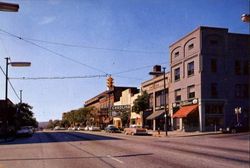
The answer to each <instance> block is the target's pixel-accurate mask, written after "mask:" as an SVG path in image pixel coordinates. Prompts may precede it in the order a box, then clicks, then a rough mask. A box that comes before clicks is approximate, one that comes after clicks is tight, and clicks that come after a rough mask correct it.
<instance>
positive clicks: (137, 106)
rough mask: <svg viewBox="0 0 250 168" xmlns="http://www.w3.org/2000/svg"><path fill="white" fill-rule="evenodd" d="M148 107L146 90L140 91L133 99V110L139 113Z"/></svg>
mask: <svg viewBox="0 0 250 168" xmlns="http://www.w3.org/2000/svg"><path fill="white" fill-rule="evenodd" d="M148 108H149V95H148V93H147V92H146V91H144V92H142V94H141V95H139V96H138V97H137V99H135V101H134V106H133V108H132V109H133V112H135V113H137V114H138V113H140V112H143V111H145V110H147V109H148Z"/></svg>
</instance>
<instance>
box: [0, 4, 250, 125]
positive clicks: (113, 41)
mask: <svg viewBox="0 0 250 168" xmlns="http://www.w3.org/2000/svg"><path fill="white" fill-rule="evenodd" d="M3 1H4V2H9V3H17V4H19V11H18V12H1V11H0V66H1V68H2V69H3V71H5V67H6V60H5V58H6V57H10V59H11V61H12V62H15V61H28V62H31V67H19V68H17V67H11V66H9V77H10V82H11V84H12V86H13V88H14V89H12V87H11V86H10V85H9V89H8V98H9V99H10V100H11V101H12V102H13V103H18V102H19V98H18V96H19V91H20V90H22V98H23V102H25V103H28V104H30V105H31V106H32V107H33V109H32V111H33V112H34V115H35V117H36V119H37V120H38V121H48V120H49V119H53V120H54V119H61V117H62V113H63V112H68V111H70V110H73V109H78V108H80V107H83V105H84V102H85V101H86V100H88V99H90V98H92V97H94V96H96V95H98V94H99V93H101V92H103V91H105V90H106V77H104V76H105V75H106V74H111V75H112V77H113V78H114V84H115V85H116V86H132V87H138V88H140V84H141V83H142V82H143V81H146V80H148V79H150V78H151V76H149V74H148V73H149V72H150V71H151V70H152V67H153V66H154V65H156V64H159V65H162V66H164V67H166V69H167V70H168V69H169V46H170V45H171V44H173V43H174V42H176V41H177V40H179V39H180V38H182V37H183V36H185V35H186V34H188V33H190V32H191V31H193V30H194V29H196V28H198V27H199V26H209V27H221V28H228V29H229V32H232V33H242V34H249V24H247V23H243V22H242V21H241V15H242V14H243V13H249V6H250V1H249V0H36V1H34V0H19V1H18V0H3ZM22 77H26V78H32V79H30V80H21V79H11V78H22ZM41 77H49V78H50V79H41ZM57 77H80V78H73V79H68V78H66V79H55V78H57ZM14 90H15V91H14ZM15 92H16V93H15ZM19 97H20V96H19ZM4 98H5V75H4V74H3V73H2V71H0V99H4Z"/></svg>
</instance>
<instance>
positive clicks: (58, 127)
mask: <svg viewBox="0 0 250 168" xmlns="http://www.w3.org/2000/svg"><path fill="white" fill-rule="evenodd" d="M54 130H65V128H64V127H60V126H56V127H55V128H54Z"/></svg>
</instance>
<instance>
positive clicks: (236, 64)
mask: <svg viewBox="0 0 250 168" xmlns="http://www.w3.org/2000/svg"><path fill="white" fill-rule="evenodd" d="M234 72H235V74H236V75H240V73H241V67H240V61H239V60H236V61H235V62H234Z"/></svg>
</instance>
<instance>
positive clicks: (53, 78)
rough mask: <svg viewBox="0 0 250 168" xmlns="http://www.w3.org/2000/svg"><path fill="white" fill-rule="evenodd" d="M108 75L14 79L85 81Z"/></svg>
mask: <svg viewBox="0 0 250 168" xmlns="http://www.w3.org/2000/svg"><path fill="white" fill-rule="evenodd" d="M107 76H108V75H85V76H62V77H20V78H18V77H12V78H10V79H17V80H58V79H83V78H101V77H107Z"/></svg>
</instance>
